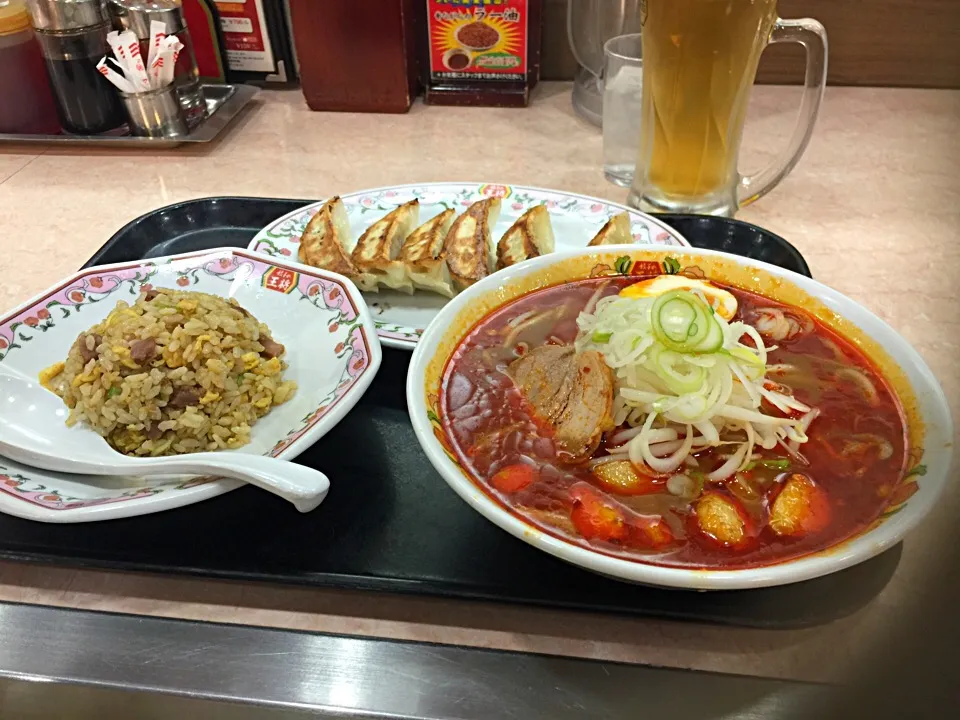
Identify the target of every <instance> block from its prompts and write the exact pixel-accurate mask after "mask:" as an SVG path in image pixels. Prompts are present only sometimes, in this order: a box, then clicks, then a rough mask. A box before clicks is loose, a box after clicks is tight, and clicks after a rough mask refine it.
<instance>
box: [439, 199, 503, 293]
mask: <svg viewBox="0 0 960 720" xmlns="http://www.w3.org/2000/svg"><path fill="white" fill-rule="evenodd" d="M498 217H500V198H487V199H486V200H478V201H477V202H475V203H474V204H473V205H471V206H470V207H468V208H467V209H466V211H465V212H464V213H463V214H462V215H460V217H458V218H457V219H456V220H454V221H453V225H451V226H450V230H449V232H448V233H447V237H446V239H445V240H444V243H443V250H444V252H445V253H446V255H447V267H449V268H450V275H451V276H452V277H453V281H454V283H455V284H456V286H457V287H458V288H459V289H463V288H465V287H469V286H470V285H473V284H474V283H475V282H477V280H480V279H482V278H485V277H486V276H487V275H489V274H490V273H491V272H493V269H494V257H495V248H494V246H493V236H492V235H491V232H490V230H491V228H493V226H494V225H495V224H496V222H497V218H498Z"/></svg>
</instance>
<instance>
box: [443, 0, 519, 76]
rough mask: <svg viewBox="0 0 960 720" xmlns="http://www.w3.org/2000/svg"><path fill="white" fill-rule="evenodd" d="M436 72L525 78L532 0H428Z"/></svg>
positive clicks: (455, 74) (456, 74)
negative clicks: (529, 5)
mask: <svg viewBox="0 0 960 720" xmlns="http://www.w3.org/2000/svg"><path fill="white" fill-rule="evenodd" d="M427 27H428V30H429V34H430V75H431V77H432V78H434V79H447V80H520V81H522V80H524V79H525V78H526V75H527V0H427Z"/></svg>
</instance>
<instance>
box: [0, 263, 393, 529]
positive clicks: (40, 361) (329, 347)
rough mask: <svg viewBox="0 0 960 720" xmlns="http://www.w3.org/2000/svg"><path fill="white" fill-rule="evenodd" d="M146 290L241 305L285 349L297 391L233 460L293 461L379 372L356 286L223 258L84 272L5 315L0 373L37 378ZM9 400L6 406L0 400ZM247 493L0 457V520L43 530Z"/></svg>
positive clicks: (221, 484) (203, 482)
mask: <svg viewBox="0 0 960 720" xmlns="http://www.w3.org/2000/svg"><path fill="white" fill-rule="evenodd" d="M144 285H152V286H154V287H169V288H175V289H178V288H182V289H184V290H197V291H200V292H206V293H211V294H213V295H220V296H222V297H231V298H235V299H236V300H237V301H238V302H239V303H240V304H241V305H242V306H243V307H244V308H246V309H247V310H249V311H250V312H251V313H252V314H253V315H254V316H256V317H257V319H258V320H260V321H261V322H264V323H266V324H267V325H268V326H269V327H270V330H271V331H272V333H273V337H274V338H276V339H277V341H278V342H281V343H283V344H284V345H285V346H286V347H287V355H286V359H287V362H288V363H289V368H288V369H287V371H286V373H285V377H287V378H289V379H291V380H295V381H296V382H297V386H298V389H297V392H296V394H295V395H294V397H293V398H292V399H291V400H289V401H288V402H286V403H284V404H283V405H280V406H278V407H276V408H275V409H274V410H273V411H272V412H270V413H269V414H268V415H267V416H266V417H264V418H262V419H261V420H260V421H259V422H258V423H257V424H256V425H255V426H254V427H253V433H252V437H251V442H250V444H248V445H246V446H245V447H243V448H240V449H239V450H236V451H224V452H247V453H258V454H263V455H272V456H273V457H277V458H282V459H285V460H292V459H293V458H295V457H296V456H297V455H299V454H300V453H301V452H303V451H304V450H305V449H307V448H308V447H310V446H311V445H312V444H313V443H315V442H316V441H317V440H318V439H319V438H321V437H322V436H323V435H324V434H326V433H327V432H329V431H330V429H331V428H333V426H334V425H336V424H337V423H338V422H339V421H340V420H341V419H342V418H343V417H344V416H345V415H346V414H347V413H348V412H349V411H350V409H351V408H352V407H353V406H354V405H355V404H356V402H357V400H359V399H360V396H362V395H363V393H364V392H365V391H366V389H367V388H368V387H369V386H370V383H371V382H372V381H373V377H374V375H375V374H376V372H377V370H378V369H379V367H380V359H381V351H380V343H379V341H378V339H377V337H376V329H375V326H374V323H373V318H372V317H371V315H370V311H369V310H368V309H367V307H366V305H364V302H363V298H362V297H361V295H360V293H359V291H358V290H357V288H356V287H355V286H354V284H353V283H352V282H350V281H349V280H347V279H346V278H344V277H342V276H340V275H336V274H334V273H329V272H326V271H323V270H315V269H312V268H307V267H305V266H301V265H297V264H293V263H286V262H284V261H282V260H279V259H276V258H270V257H266V256H263V255H258V254H256V253H251V252H248V251H246V250H236V249H233V248H224V249H220V250H210V251H204V252H198V253H188V254H185V255H174V256H170V257H162V258H155V259H151V260H142V261H137V262H130V263H120V264H116V265H102V266H100V267H93V268H89V269H87V270H83V271H81V272H79V273H77V274H76V275H73V276H72V277H69V278H67V279H66V280H64V281H63V282H61V283H58V284H57V285H55V286H54V287H52V288H50V289H49V290H47V291H46V292H44V293H42V294H41V295H39V296H38V297H36V298H34V299H33V300H31V301H29V302H27V303H26V304H24V305H22V306H20V307H19V308H16V309H15V310H13V311H12V312H9V313H7V314H5V315H3V316H0V366H2V367H3V369H4V370H7V371H10V372H13V373H14V374H19V375H21V376H26V377H29V378H36V377H37V373H39V371H40V370H41V369H43V368H45V367H47V366H49V365H52V364H53V363H55V362H57V361H59V360H62V359H63V358H65V357H66V355H67V350H68V349H69V348H70V345H71V344H72V343H73V342H74V340H76V337H77V335H79V334H80V333H81V332H82V331H84V330H86V329H87V328H89V327H91V326H92V325H94V324H96V323H98V322H100V321H101V320H103V319H104V318H105V317H106V316H107V314H108V313H109V312H110V310H112V309H113V308H114V307H115V306H116V304H117V302H118V301H119V300H125V301H127V302H128V303H132V302H133V301H135V300H136V298H137V295H138V294H139V292H140V289H141V288H142V287H143V286H144ZM0 400H2V398H0ZM241 484H242V483H240V482H238V481H234V480H226V479H224V478H214V477H183V476H176V477H172V476H171V477H165V478H156V477H153V478H150V479H149V480H145V479H143V478H134V477H86V476H80V475H68V474H63V473H54V472H47V471H44V470H37V469H35V468H32V467H28V466H25V465H19V464H17V463H15V462H13V461H11V460H7V459H6V458H4V457H0V512H6V513H9V514H11V515H17V516H19V517H24V518H28V519H31V520H41V521H44V522H59V523H68V522H86V521H90V520H106V519H109V518H118V517H127V516H131V515H142V514H145V513H151V512H157V511H159V510H167V509H170V508H175V507H180V506H181V505H187V504H190V503H195V502H198V501H200V500H205V499H207V498H211V497H214V496H216V495H221V494H223V493H225V492H228V491H229V490H233V489H235V488H237V487H239V486H240V485H241Z"/></svg>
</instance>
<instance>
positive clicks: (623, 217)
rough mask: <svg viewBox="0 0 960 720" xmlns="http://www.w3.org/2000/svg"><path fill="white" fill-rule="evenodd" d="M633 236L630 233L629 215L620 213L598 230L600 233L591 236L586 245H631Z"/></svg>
mask: <svg viewBox="0 0 960 720" xmlns="http://www.w3.org/2000/svg"><path fill="white" fill-rule="evenodd" d="M633 242H634V240H633V235H632V234H631V232H630V215H629V214H628V213H625V212H622V213H619V214H618V215H614V216H613V217H612V218H610V219H609V220H607V224H606V225H604V226H603V227H602V228H600V232H598V233H597V234H596V235H594V236H593V240H591V241H590V243H589V244H588V245H587V247H591V246H594V245H632V244H633Z"/></svg>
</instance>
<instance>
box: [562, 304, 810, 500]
mask: <svg viewBox="0 0 960 720" xmlns="http://www.w3.org/2000/svg"><path fill="white" fill-rule="evenodd" d="M577 327H578V329H579V332H578V335H577V339H576V343H575V344H576V349H577V350H578V351H583V350H586V349H592V350H596V351H598V352H600V353H601V354H602V355H603V358H604V361H605V362H606V363H607V365H608V366H609V367H610V368H611V369H612V370H613V372H614V374H615V377H616V385H617V395H616V397H615V399H614V422H615V424H616V425H618V426H622V425H629V426H630V427H635V428H640V432H639V433H637V434H636V435H634V436H633V437H632V438H631V439H630V440H629V441H628V450H629V454H630V458H631V460H632V461H635V462H638V463H639V462H642V463H644V464H646V465H647V466H649V467H650V468H651V469H653V470H654V471H655V472H660V473H674V472H677V471H678V470H679V468H680V467H681V465H682V464H683V462H684V460H686V459H687V457H689V456H691V455H693V454H694V453H697V452H700V451H702V450H704V449H705V448H708V447H716V446H719V445H721V444H726V445H733V446H734V448H735V449H733V450H732V451H731V454H730V455H728V456H727V457H728V459H727V461H726V462H724V463H723V465H722V466H721V467H720V468H718V469H717V470H714V471H712V472H710V473H709V474H708V475H707V476H706V480H709V481H711V482H718V481H721V480H724V479H726V478H729V477H732V476H733V475H734V474H735V473H736V472H738V471H740V470H744V469H745V468H746V467H748V465H750V463H751V457H752V455H753V451H754V447H755V446H759V447H760V448H763V449H765V450H773V449H775V448H776V447H777V446H778V445H779V444H785V443H788V442H789V443H791V444H795V443H803V442H806V440H807V435H806V430H807V428H806V427H805V426H803V425H802V424H801V423H802V421H801V419H800V418H798V417H797V416H796V414H795V412H802V413H808V412H810V411H811V408H809V407H807V406H806V405H804V404H803V403H802V402H800V401H799V400H797V399H796V398H794V397H793V396H792V395H789V394H785V393H782V392H780V391H779V389H778V390H773V389H769V388H767V387H765V385H764V377H765V375H766V363H767V352H768V350H769V348H767V347H766V345H764V342H763V339H762V338H761V336H760V334H759V333H758V332H757V331H756V329H755V328H753V327H751V326H750V325H747V324H746V323H744V322H740V321H735V322H728V321H727V320H725V319H724V318H723V317H722V316H720V315H719V314H718V313H716V312H714V311H713V309H712V308H711V307H710V305H709V304H708V303H707V302H706V301H705V300H704V298H703V297H702V296H701V295H699V294H697V293H696V292H691V291H689V290H682V289H680V290H673V291H670V292H667V293H664V294H662V295H660V296H658V297H654V298H650V297H620V296H618V295H612V296H608V297H605V298H602V299H600V300H599V301H598V302H597V304H596V306H595V308H594V311H593V312H591V313H581V315H580V316H579V317H578V318H577ZM741 341H743V342H741ZM745 343H746V344H745ZM764 400H766V401H768V402H769V403H770V405H772V406H773V407H774V408H776V409H777V410H779V411H780V412H782V413H783V415H782V416H781V415H771V414H768V413H767V412H766V410H764V409H763V408H762V407H761V403H762V402H763V401H764ZM654 420H656V422H657V426H656V427H655V426H654V425H653V422H654ZM664 425H665V427H666V428H668V429H671V430H674V431H675V432H676V437H677V438H678V439H680V440H682V441H683V442H682V444H681V445H680V446H679V449H677V450H675V451H671V454H670V455H668V456H667V457H657V456H656V455H655V454H654V453H653V452H651V450H650V447H651V445H652V444H653V445H655V444H656V443H657V442H658V441H657V440H655V439H652V438H656V437H657V435H656V433H662V431H663V430H664ZM721 434H722V437H721ZM674 447H676V446H674ZM757 462H758V463H760V464H761V465H762V466H763V467H769V468H773V469H786V468H788V467H789V466H790V461H789V460H787V459H783V460H759V461H757ZM754 466H756V465H755V464H754ZM691 476H692V474H691Z"/></svg>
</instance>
